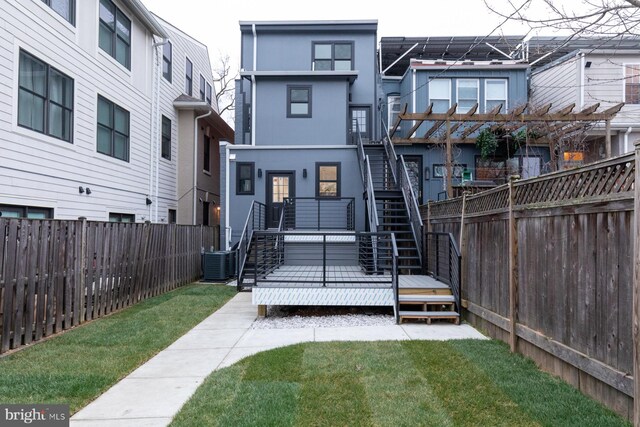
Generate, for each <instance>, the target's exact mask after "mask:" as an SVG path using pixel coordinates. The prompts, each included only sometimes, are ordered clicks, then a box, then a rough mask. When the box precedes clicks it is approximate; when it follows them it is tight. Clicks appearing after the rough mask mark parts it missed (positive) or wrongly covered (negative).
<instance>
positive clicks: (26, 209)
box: [0, 203, 53, 219]
mask: <svg viewBox="0 0 640 427" xmlns="http://www.w3.org/2000/svg"><path fill="white" fill-rule="evenodd" d="M2 208H5V209H7V208H8V209H13V210H22V212H23V216H19V217H18V218H15V219H38V218H29V210H30V209H32V210H36V211H44V212H45V215H46V218H44V219H53V208H49V207H46V206H25V205H12V204H6V203H0V218H2ZM4 218H13V217H4Z"/></svg>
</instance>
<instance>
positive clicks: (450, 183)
mask: <svg viewBox="0 0 640 427" xmlns="http://www.w3.org/2000/svg"><path fill="white" fill-rule="evenodd" d="M446 142H447V147H446V149H447V150H446V153H447V157H446V162H445V163H446V165H445V167H446V170H447V174H446V178H447V199H451V198H452V197H453V159H452V157H453V156H452V153H451V148H452V147H451V121H450V120H449V119H447V139H446Z"/></svg>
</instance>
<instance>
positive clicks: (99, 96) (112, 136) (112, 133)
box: [96, 94, 131, 163]
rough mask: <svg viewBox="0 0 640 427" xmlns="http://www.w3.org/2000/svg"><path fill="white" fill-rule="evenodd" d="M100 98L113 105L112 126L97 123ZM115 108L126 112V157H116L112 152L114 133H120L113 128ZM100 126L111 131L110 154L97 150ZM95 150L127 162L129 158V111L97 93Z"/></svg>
mask: <svg viewBox="0 0 640 427" xmlns="http://www.w3.org/2000/svg"><path fill="white" fill-rule="evenodd" d="M100 98H102V99H103V100H104V101H105V102H108V103H109V104H111V105H112V106H113V123H112V124H111V126H113V127H112V128H107V127H106V126H104V125H103V124H100V123H98V120H99V114H98V108H99V105H100ZM116 108H119V109H120V110H122V111H124V112H126V113H127V118H128V120H127V135H126V137H127V150H126V152H127V155H126V159H121V158H119V157H116V156H115V155H114V154H113V152H114V151H115V150H114V135H115V133H116V132H117V133H118V134H120V135H122V134H121V133H120V132H118V131H116V129H115V126H116V125H115V116H116V115H115V111H116ZM100 126H102V127H105V128H106V129H109V130H110V132H111V154H110V153H104V152H102V151H99V150H98V128H99V127H100ZM96 152H97V153H100V154H104V155H105V156H109V157H111V158H114V159H116V160H121V161H124V162H127V163H129V161H130V159H131V113H130V112H129V110H126V109H124V108H122V107H121V106H119V105H118V104H116V103H115V102H113V101H111V100H110V99H109V98H106V97H104V96H102V95H100V94H98V100H97V101H96Z"/></svg>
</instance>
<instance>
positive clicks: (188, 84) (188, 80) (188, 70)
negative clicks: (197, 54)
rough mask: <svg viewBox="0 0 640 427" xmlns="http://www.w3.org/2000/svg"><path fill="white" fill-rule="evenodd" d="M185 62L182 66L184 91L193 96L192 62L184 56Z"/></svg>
mask: <svg viewBox="0 0 640 427" xmlns="http://www.w3.org/2000/svg"><path fill="white" fill-rule="evenodd" d="M186 59H187V62H186V65H185V67H184V93H186V94H187V95H189V96H193V62H191V61H189V58H186Z"/></svg>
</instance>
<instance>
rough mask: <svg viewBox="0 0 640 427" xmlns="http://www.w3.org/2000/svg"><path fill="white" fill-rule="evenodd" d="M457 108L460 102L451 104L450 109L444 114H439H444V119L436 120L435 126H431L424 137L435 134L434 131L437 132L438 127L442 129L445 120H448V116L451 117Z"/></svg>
mask: <svg viewBox="0 0 640 427" xmlns="http://www.w3.org/2000/svg"><path fill="white" fill-rule="evenodd" d="M456 108H458V104H457V103H456V104H453V105H452V106H451V108H449V110H448V111H447V112H446V113H444V114H438V115H439V116H443V118H442V120H438V121H436V122H435V123H434V124H433V126H431V127H430V128H429V129H428V130H427V131H426V132H425V133H424V137H423V138H429V137H430V136H431V135H433V134H434V133H436V132H437V131H438V129H440V128H441V127H442V125H443V124H445V122H446V121H447V118H448V117H451V116H452V115H453V114H454V113H455V111H456ZM433 115H434V114H431V116H433Z"/></svg>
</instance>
